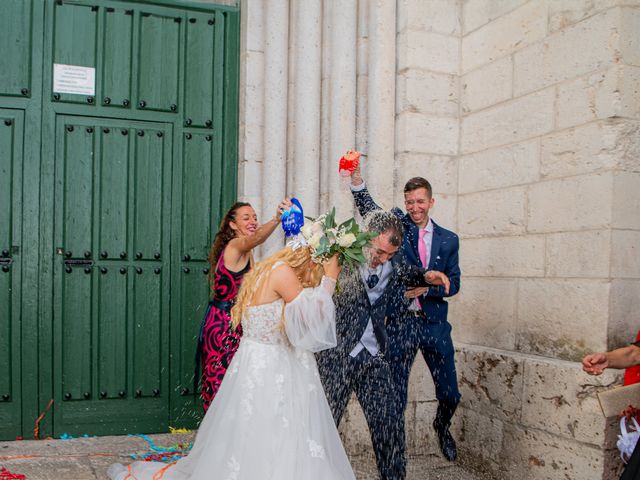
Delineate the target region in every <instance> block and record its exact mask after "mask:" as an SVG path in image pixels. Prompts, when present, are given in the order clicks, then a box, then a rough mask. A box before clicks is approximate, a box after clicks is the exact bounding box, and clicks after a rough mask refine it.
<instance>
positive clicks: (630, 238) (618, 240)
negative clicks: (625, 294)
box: [611, 230, 640, 279]
mask: <svg viewBox="0 0 640 480" xmlns="http://www.w3.org/2000/svg"><path fill="white" fill-rule="evenodd" d="M611 276H612V277H614V278H634V279H640V231H638V230H613V231H612V233H611Z"/></svg>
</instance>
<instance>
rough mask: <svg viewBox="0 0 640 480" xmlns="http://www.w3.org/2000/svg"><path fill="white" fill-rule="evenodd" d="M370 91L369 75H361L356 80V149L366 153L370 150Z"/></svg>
mask: <svg viewBox="0 0 640 480" xmlns="http://www.w3.org/2000/svg"><path fill="white" fill-rule="evenodd" d="M368 92H369V77H368V76H367V75H359V76H358V78H357V80H356V93H357V97H358V98H357V101H356V149H357V150H358V151H359V152H361V153H364V154H365V155H366V154H367V152H368V151H369V132H368V130H369V125H368V123H367V115H368V112H369V106H368V105H367V98H368V94H369V93H368Z"/></svg>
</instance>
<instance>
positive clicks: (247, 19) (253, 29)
mask: <svg viewBox="0 0 640 480" xmlns="http://www.w3.org/2000/svg"><path fill="white" fill-rule="evenodd" d="M216 3H217V2H216ZM242 3H243V7H242V8H241V9H240V11H241V12H242V15H241V17H240V18H241V23H242V28H241V29H240V31H241V32H242V33H243V34H244V37H245V38H244V45H245V48H246V49H247V50H253V51H263V50H264V18H265V13H266V12H265V11H264V2H252V1H243V2H242Z"/></svg>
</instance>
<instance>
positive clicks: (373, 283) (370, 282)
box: [367, 273, 380, 289]
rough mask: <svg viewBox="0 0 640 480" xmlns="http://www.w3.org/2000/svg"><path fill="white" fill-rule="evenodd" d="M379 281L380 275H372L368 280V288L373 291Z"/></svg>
mask: <svg viewBox="0 0 640 480" xmlns="http://www.w3.org/2000/svg"><path fill="white" fill-rule="evenodd" d="M379 281H380V277H378V275H376V274H375V273H372V274H371V275H369V278H367V287H369V289H372V288H373V287H375V286H376V285H377V284H378V282H379Z"/></svg>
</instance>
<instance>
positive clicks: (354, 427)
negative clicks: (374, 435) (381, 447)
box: [339, 395, 373, 455]
mask: <svg viewBox="0 0 640 480" xmlns="http://www.w3.org/2000/svg"><path fill="white" fill-rule="evenodd" d="M339 431H340V436H341V437H342V443H343V445H344V448H345V450H346V451H347V452H349V455H362V454H364V453H369V452H371V451H372V448H373V447H372V445H371V434H370V433H369V426H368V425H367V420H366V418H365V416H364V413H363V412H362V408H361V407H360V404H359V403H358V400H357V399H356V397H355V395H353V396H352V397H351V400H350V401H349V405H347V411H346V412H345V413H344V415H343V416H342V419H341V421H340V427H339Z"/></svg>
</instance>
